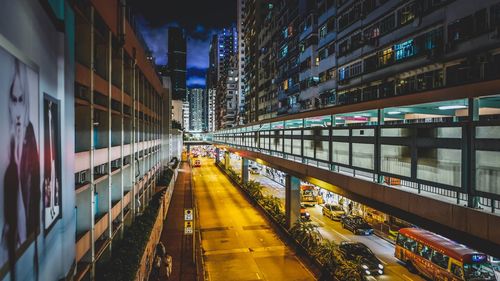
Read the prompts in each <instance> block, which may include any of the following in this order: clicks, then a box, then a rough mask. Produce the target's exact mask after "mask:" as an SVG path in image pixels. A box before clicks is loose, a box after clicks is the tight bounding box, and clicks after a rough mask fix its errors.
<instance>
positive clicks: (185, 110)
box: [182, 100, 189, 131]
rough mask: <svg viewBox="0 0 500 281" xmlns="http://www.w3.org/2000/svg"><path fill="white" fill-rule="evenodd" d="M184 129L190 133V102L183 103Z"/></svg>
mask: <svg viewBox="0 0 500 281" xmlns="http://www.w3.org/2000/svg"><path fill="white" fill-rule="evenodd" d="M182 129H183V130H184V131H189V100H185V101H183V102H182Z"/></svg>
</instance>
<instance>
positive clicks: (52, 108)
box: [42, 95, 61, 230]
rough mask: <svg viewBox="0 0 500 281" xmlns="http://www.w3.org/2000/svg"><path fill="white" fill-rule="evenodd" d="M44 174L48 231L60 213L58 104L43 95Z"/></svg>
mask: <svg viewBox="0 0 500 281" xmlns="http://www.w3.org/2000/svg"><path fill="white" fill-rule="evenodd" d="M43 124H44V126H43V128H44V134H43V135H44V143H43V147H44V173H43V183H42V184H43V215H44V229H45V230H48V229H49V228H50V227H51V226H52V224H53V223H54V221H56V220H57V219H58V218H59V217H60V213H61V204H60V198H61V158H60V146H59V143H60V142H59V136H60V134H59V103H58V102H57V100H55V99H53V98H51V97H50V96H48V95H45V97H44V100H43Z"/></svg>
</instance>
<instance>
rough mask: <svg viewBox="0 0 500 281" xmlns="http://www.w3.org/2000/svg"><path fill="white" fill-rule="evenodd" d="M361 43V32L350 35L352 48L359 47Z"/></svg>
mask: <svg viewBox="0 0 500 281" xmlns="http://www.w3.org/2000/svg"><path fill="white" fill-rule="evenodd" d="M362 45H363V40H362V38H361V32H360V33H358V34H355V35H353V36H352V37H351V47H352V50H356V49H358V48H360V47H361V46H362Z"/></svg>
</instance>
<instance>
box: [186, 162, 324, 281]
mask: <svg viewBox="0 0 500 281" xmlns="http://www.w3.org/2000/svg"><path fill="white" fill-rule="evenodd" d="M200 159H201V160H202V166H201V167H200V168H193V184H194V194H195V202H196V206H197V208H198V213H199V216H200V218H199V221H200V230H201V237H202V242H201V245H202V248H203V257H204V267H205V271H206V272H208V277H209V280H212V281H216V280H297V281H299V280H315V278H314V276H313V275H312V274H311V273H310V272H309V271H308V270H307V269H306V268H305V267H304V266H303V265H302V263H301V262H300V261H299V260H298V258H297V257H296V256H295V254H294V252H293V251H292V250H290V249H289V248H288V247H287V246H285V244H284V243H283V242H282V241H281V240H280V239H279V238H278V236H277V235H276V234H275V233H274V232H273V231H272V229H271V226H270V225H269V223H268V222H267V221H266V220H265V219H264V217H263V216H262V215H260V214H259V213H258V212H257V210H256V209H255V208H254V207H253V206H252V205H251V204H250V203H249V202H248V201H247V200H246V199H245V198H244V197H243V195H242V194H241V193H240V192H239V191H238V190H237V187H235V186H233V185H232V184H231V182H230V181H229V180H228V179H227V178H226V177H225V176H224V175H223V174H222V173H221V172H220V171H219V170H218V168H217V167H216V166H215V164H213V161H214V160H213V159H207V158H200Z"/></svg>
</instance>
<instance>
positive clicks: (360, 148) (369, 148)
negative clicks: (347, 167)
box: [352, 143, 375, 170]
mask: <svg viewBox="0 0 500 281" xmlns="http://www.w3.org/2000/svg"><path fill="white" fill-rule="evenodd" d="M374 154H375V148H374V145H373V144H368V143H353V144H352V165H353V166H356V167H360V168H365V169H370V170H373V164H374V159H375V155H374Z"/></svg>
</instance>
